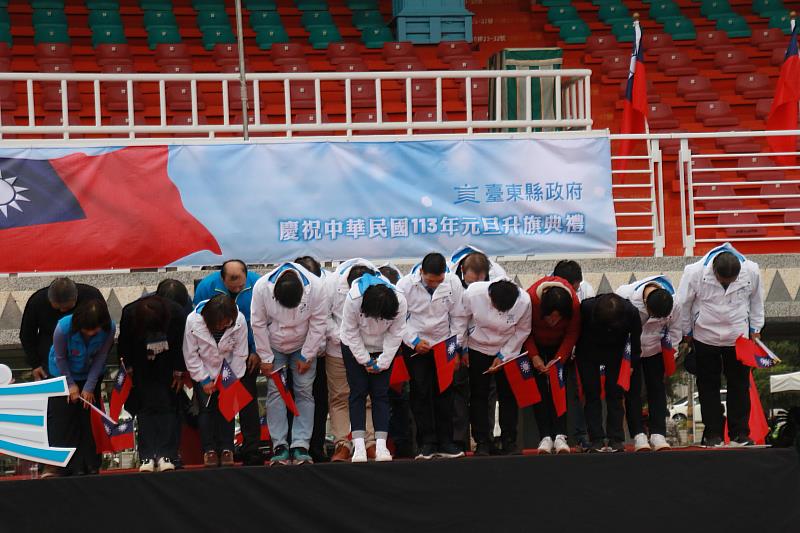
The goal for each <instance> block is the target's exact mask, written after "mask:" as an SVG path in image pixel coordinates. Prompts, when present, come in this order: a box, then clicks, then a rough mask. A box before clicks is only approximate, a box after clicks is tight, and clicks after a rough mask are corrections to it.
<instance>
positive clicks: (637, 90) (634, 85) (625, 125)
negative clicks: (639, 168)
mask: <svg viewBox="0 0 800 533" xmlns="http://www.w3.org/2000/svg"><path fill="white" fill-rule="evenodd" d="M633 29H634V39H633V53H632V54H631V66H630V70H629V72H628V83H627V85H626V87H625V98H624V99H623V101H622V124H621V125H620V128H619V132H620V133H622V134H634V133H646V132H647V71H646V69H645V66H644V48H643V47H642V29H641V28H640V27H639V21H638V20H635V21H634V22H633ZM633 142H634V141H631V140H628V139H624V140H622V141H621V142H620V149H619V154H618V155H620V156H622V157H627V156H629V155H630V154H631V150H632V146H633ZM626 164H627V159H620V168H622V169H624V168H625V166H626Z"/></svg>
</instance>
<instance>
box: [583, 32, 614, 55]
mask: <svg viewBox="0 0 800 533" xmlns="http://www.w3.org/2000/svg"><path fill="white" fill-rule="evenodd" d="M619 52H620V49H619V43H618V42H617V38H616V37H614V36H613V35H590V36H589V37H587V38H586V53H587V54H589V55H591V56H592V57H598V58H599V57H606V56H613V55H616V54H619Z"/></svg>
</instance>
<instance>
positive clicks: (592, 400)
mask: <svg viewBox="0 0 800 533" xmlns="http://www.w3.org/2000/svg"><path fill="white" fill-rule="evenodd" d="M621 359H622V353H620V354H619V356H618V357H616V358H613V357H609V358H607V359H606V360H605V361H603V362H600V361H598V360H596V359H590V358H587V357H579V358H578V359H577V363H578V372H580V378H581V384H582V385H583V396H584V398H585V401H586V403H585V404H584V413H585V414H586V425H587V426H588V430H589V439H590V440H591V441H592V442H593V443H598V442H600V441H601V440H603V439H604V438H606V437H608V439H609V441H611V442H612V443H615V442H623V441H624V440H625V432H624V430H623V429H622V421H623V417H624V415H625V410H624V409H623V406H622V397H623V392H624V391H623V390H622V387H620V386H619V385H617V378H618V377H619V365H620V363H621ZM601 364H605V366H606V385H605V390H606V427H605V430H603V402H602V400H601V399H600V365H601Z"/></svg>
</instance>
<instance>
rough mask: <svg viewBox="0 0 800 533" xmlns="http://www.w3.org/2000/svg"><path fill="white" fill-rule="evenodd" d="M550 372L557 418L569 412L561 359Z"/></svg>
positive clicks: (551, 392)
mask: <svg viewBox="0 0 800 533" xmlns="http://www.w3.org/2000/svg"><path fill="white" fill-rule="evenodd" d="M548 372H549V374H550V376H549V377H550V394H551V395H552V397H553V407H555V410H556V416H561V415H563V414H564V413H566V412H567V381H566V376H565V375H564V364H563V363H562V362H561V360H560V359H559V360H556V362H555V364H554V365H553V366H551V367H550V370H549V371H548Z"/></svg>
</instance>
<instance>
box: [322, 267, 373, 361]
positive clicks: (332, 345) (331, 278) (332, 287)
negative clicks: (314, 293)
mask: <svg viewBox="0 0 800 533" xmlns="http://www.w3.org/2000/svg"><path fill="white" fill-rule="evenodd" d="M357 265H360V266H365V267H367V268H370V269H372V270H373V271H375V272H376V273H377V272H378V268H377V267H376V266H375V265H374V264H372V263H371V262H370V261H367V260H366V259H361V258H360V257H356V258H354V259H349V260H347V261H345V262H344V263H342V264H341V265H339V267H338V268H337V269H336V270H335V271H334V272H331V273H330V274H328V275H327V276H326V277H325V294H326V295H327V297H328V303H329V306H330V310H329V311H330V312H329V313H328V326H327V337H328V338H327V345H326V348H325V353H326V354H327V355H329V356H331V357H338V358H339V359H341V358H342V341H341V339H340V338H339V331H340V330H341V329H342V310H343V309H344V302H345V299H347V293H348V292H350V285H348V284H347V276H348V274H350V269H351V268H353V267H354V266H357Z"/></svg>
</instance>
